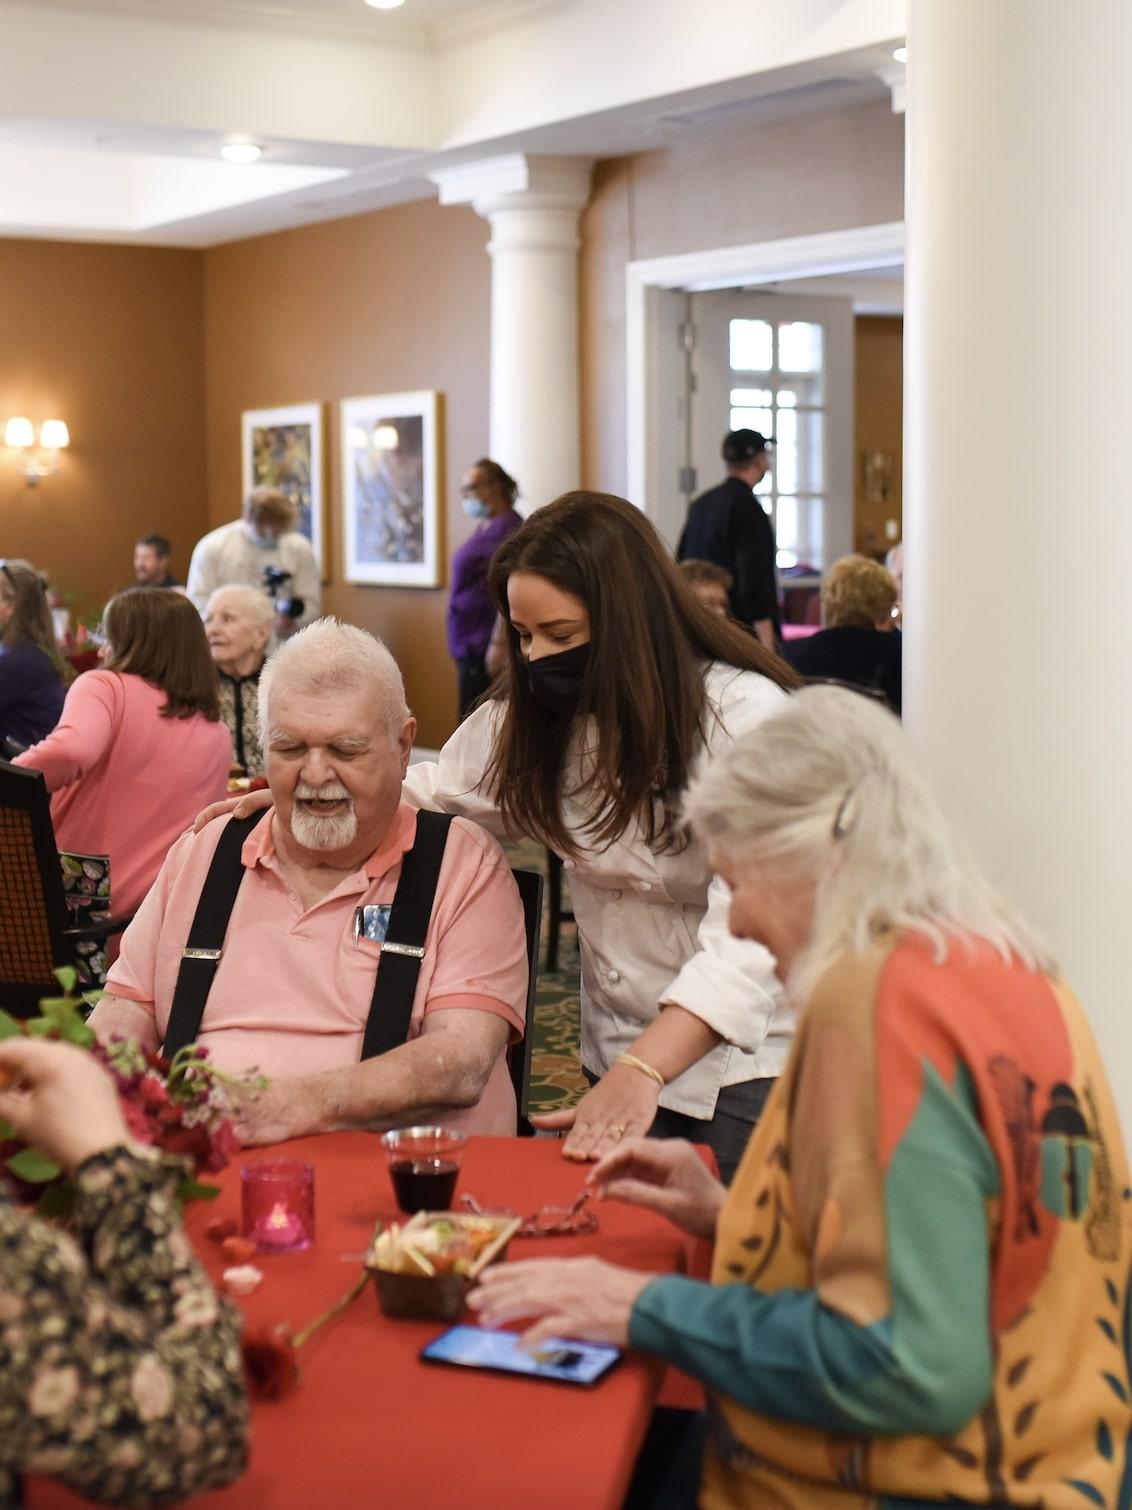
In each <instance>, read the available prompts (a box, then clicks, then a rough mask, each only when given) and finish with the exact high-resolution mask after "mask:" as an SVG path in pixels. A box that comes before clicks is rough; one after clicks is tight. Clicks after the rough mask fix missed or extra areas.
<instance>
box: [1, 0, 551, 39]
mask: <svg viewBox="0 0 1132 1510" xmlns="http://www.w3.org/2000/svg"><path fill="white" fill-rule="evenodd" d="M567 3H569V0H484V3H483V4H482V5H476V6H475V7H474V8H473V9H472V10H470V11H468V12H467V13H466V14H464V15H456V16H452V17H450V18H449V19H447V20H443V21H436V22H433V23H431V24H426V25H419V24H418V25H414V24H413V23H412V22H410V21H406V20H404V19H402V18H401V17H394V16H392V15H391V14H389V13H388V12H380V11H376V10H367V9H366V8H365V7H364V6H363V5H361V4H360V3H359V6H358V12H357V15H356V16H353V17H350V16H320V15H316V14H314V13H313V12H311V11H310V10H308V9H304V8H303V7H302V6H301V5H287V4H277V3H276V0H95V3H93V4H92V3H91V0H35V3H34V6H33V5H30V4H29V3H27V0H14V3H13V0H0V10H2V9H8V8H9V7H11V8H14V9H20V10H28V9H35V10H45V9H51V10H62V11H81V12H82V13H83V15H84V16H86V17H88V18H90V17H92V16H94V17H97V16H99V15H104V16H135V17H139V18H144V19H145V20H146V21H164V22H169V23H172V24H174V25H177V24H180V25H182V26H193V25H204V26H222V27H224V28H226V29H227V30H231V31H259V30H261V29H262V28H264V27H271V28H272V29H275V30H282V31H289V32H293V33H295V34H296V35H299V36H306V37H323V38H326V39H329V40H338V41H349V42H366V43H368V44H369V45H370V46H371V47H408V48H412V49H414V50H419V51H422V52H443V51H445V50H446V49H447V48H450V47H456V46H459V45H460V44H461V43H464V42H468V41H472V40H474V39H476V38H478V37H486V36H490V35H492V34H493V33H496V32H501V31H506V30H507V28H508V27H510V26H514V25H516V24H519V23H521V22H523V21H525V20H527V19H528V18H529V17H531V16H534V15H537V14H538V13H539V12H542V11H547V10H555V9H561V8H562V6H563V5H564V4H567Z"/></svg>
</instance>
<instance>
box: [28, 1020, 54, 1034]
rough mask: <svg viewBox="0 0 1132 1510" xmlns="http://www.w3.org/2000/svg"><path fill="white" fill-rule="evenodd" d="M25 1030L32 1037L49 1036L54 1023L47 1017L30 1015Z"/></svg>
mask: <svg viewBox="0 0 1132 1510" xmlns="http://www.w3.org/2000/svg"><path fill="white" fill-rule="evenodd" d="M27 1030H28V1033H29V1034H30V1035H31V1037H32V1038H49V1037H50V1036H51V1034H52V1033H54V1031H55V1024H54V1023H53V1022H52V1021H51V1019H50V1018H48V1017H31V1018H29V1019H28V1023H27Z"/></svg>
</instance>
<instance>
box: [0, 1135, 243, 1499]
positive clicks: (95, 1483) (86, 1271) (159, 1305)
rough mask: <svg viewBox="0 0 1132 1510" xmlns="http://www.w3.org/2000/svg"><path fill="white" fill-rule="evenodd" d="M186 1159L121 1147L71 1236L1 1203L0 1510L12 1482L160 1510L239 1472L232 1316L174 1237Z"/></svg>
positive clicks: (239, 1409) (96, 1161) (106, 1161)
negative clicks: (30, 1481) (34, 1482)
mask: <svg viewBox="0 0 1132 1510" xmlns="http://www.w3.org/2000/svg"><path fill="white" fill-rule="evenodd" d="M182 1173H183V1168H182V1166H181V1165H180V1163H178V1162H175V1161H172V1160H166V1159H164V1158H159V1157H158V1156H156V1155H154V1156H144V1155H141V1154H134V1153H129V1152H127V1151H126V1149H124V1148H114V1149H111V1150H109V1151H108V1152H106V1153H101V1154H97V1155H95V1157H94V1158H92V1159H88V1160H87V1161H86V1163H85V1164H83V1165H82V1166H81V1168H80V1169H79V1170H78V1171H77V1173H76V1174H75V1177H74V1184H75V1190H76V1206H75V1213H74V1218H73V1221H72V1230H71V1233H64V1232H59V1231H57V1230H55V1229H54V1228H52V1227H49V1226H48V1225H47V1224H46V1223H45V1222H42V1221H40V1220H38V1218H36V1217H34V1216H32V1215H31V1214H30V1213H29V1212H27V1211H21V1210H20V1209H19V1208H18V1207H16V1206H14V1205H12V1204H11V1202H9V1201H7V1200H6V1199H3V1198H0V1510H9V1507H15V1506H17V1505H19V1504H20V1503H21V1492H20V1478H19V1476H20V1474H21V1473H29V1474H39V1475H43V1476H45V1477H50V1478H55V1479H60V1480H61V1481H62V1482H63V1483H64V1484H67V1485H69V1486H70V1488H72V1489H75V1490H77V1491H78V1492H79V1493H81V1494H84V1495H87V1496H89V1497H90V1498H91V1499H97V1500H105V1501H107V1502H109V1503H110V1504H113V1505H164V1504H171V1503H172V1502H174V1501H177V1500H182V1499H184V1498H185V1496H186V1495H190V1494H197V1493H200V1492H201V1491H202V1490H205V1489H211V1488H216V1487H218V1486H219V1485H221V1484H226V1483H228V1482H229V1481H230V1480H231V1479H233V1478H235V1477H236V1476H237V1475H238V1474H239V1473H241V1472H242V1471H243V1468H244V1462H245V1456H246V1451H247V1404H246V1402H245V1399H244V1382H243V1369H242V1366H241V1361H240V1330H239V1328H240V1323H239V1316H238V1314H237V1312H236V1310H235V1309H234V1307H233V1306H232V1305H231V1303H230V1302H228V1301H226V1300H221V1299H219V1298H218V1297H217V1295H216V1293H215V1291H214V1290H213V1288H212V1286H211V1285H210V1284H209V1282H208V1279H207V1277H206V1275H205V1273H204V1271H203V1269H202V1268H201V1267H200V1265H199V1264H198V1262H197V1260H196V1258H195V1257H194V1256H193V1252H192V1249H191V1248H190V1247H189V1244H188V1241H187V1240H186V1238H185V1237H184V1235H183V1233H182V1232H181V1222H180V1212H179V1210H178V1207H177V1203H176V1201H175V1200H174V1190H175V1188H176V1185H177V1181H178V1179H179V1178H180V1176H181V1174H182Z"/></svg>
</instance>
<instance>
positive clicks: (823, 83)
mask: <svg viewBox="0 0 1132 1510" xmlns="http://www.w3.org/2000/svg"><path fill="white" fill-rule="evenodd" d="M903 6H904V0H822V3H820V4H817V3H810V4H807V5H802V4H800V3H791V4H790V5H784V4H783V0H693V3H692V4H691V5H689V0H406V3H405V4H404V5H403V6H402V7H400V9H398V10H395V11H391V12H382V11H377V10H374V9H372V8H371V7H368V6H366V5H365V4H364V3H363V0H0V182H2V183H3V184H4V193H3V194H2V195H0V235H8V236H17V235H18V236H44V237H57V238H63V239H90V240H110V241H136V242H140V243H145V244H155V245H171V246H189V247H191V246H210V245H215V244H217V243H219V242H224V241H230V240H236V239H241V238H244V237H247V236H253V235H257V234H265V233H269V232H272V231H277V230H282V229H286V228H289V227H292V226H296V225H302V224H306V223H310V222H312V221H317V220H325V219H332V218H337V217H340V216H343V215H352V214H360V213H362V212H364V211H368V210H372V209H378V208H381V207H383V206H386V205H390V204H396V203H401V202H404V201H406V200H409V199H415V198H422V197H426V196H432V195H433V194H435V188H434V186H433V184H432V182H431V180H430V178H429V174H430V173H432V172H435V171H437V170H439V169H441V168H444V167H449V166H453V165H455V164H459V163H461V162H467V161H471V160H476V159H481V158H487V157H492V156H495V155H499V154H501V153H504V152H515V151H520V152H527V153H532V154H554V155H566V156H582V157H587V158H599V157H607V156H613V155H618V154H621V153H626V152H633V151H640V150H646V149H648V148H651V147H657V146H663V145H667V144H671V143H674V142H679V141H680V140H681V139H682V138H683V137H685V136H686V135H687V134H688V133H690V132H692V131H694V130H696V129H698V128H700V127H702V126H704V125H706V124H714V125H721V126H722V125H725V124H726V123H727V122H728V121H731V120H734V121H735V122H736V123H740V122H741V123H743V124H744V125H747V124H749V123H750V122H751V121H752V120H767V121H769V120H775V119H781V118H782V117H784V116H788V115H793V114H797V113H799V112H808V111H815V110H828V109H832V108H836V107H838V106H840V105H847V104H852V103H855V102H858V101H863V100H866V99H876V98H880V97H882V96H883V95H884V94H885V93H886V88H885V85H884V83H883V82H882V80H881V77H880V75H881V73H882V72H883V70H884V69H885V68H886V67H891V61H892V60H891V45H892V42H893V41H894V40H898V39H899V38H900V36H901V34H902V30H903ZM240 137H243V138H245V139H252V140H255V141H256V142H258V143H259V144H260V145H261V146H262V147H263V157H262V159H261V161H260V162H258V163H256V164H254V165H252V166H250V167H237V166H233V165H231V164H228V163H224V162H222V161H221V160H220V158H219V148H220V147H221V145H222V144H223V143H224V142H225V141H226V140H230V139H233V138H240Z"/></svg>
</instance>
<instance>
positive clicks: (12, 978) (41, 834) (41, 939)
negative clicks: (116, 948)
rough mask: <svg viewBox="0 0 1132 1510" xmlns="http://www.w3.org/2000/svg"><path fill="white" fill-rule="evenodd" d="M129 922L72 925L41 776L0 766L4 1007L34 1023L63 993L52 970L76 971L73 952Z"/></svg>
mask: <svg viewBox="0 0 1132 1510" xmlns="http://www.w3.org/2000/svg"><path fill="white" fill-rule="evenodd" d="M128 921H129V919H128V918H122V919H111V920H108V921H106V922H102V923H93V924H90V925H89V926H88V927H85V928H72V927H70V926H69V923H68V913H67V907H66V903H65V902H64V900H63V878H62V875H61V873H60V869H59V855H58V851H57V850H56V847H55V830H54V828H53V827H52V825H51V807H50V803H49V800H48V796H47V789H46V787H45V786H44V782H43V775H42V773H41V772H39V771H32V770H27V769H25V768H24V767H23V766H14V765H11V764H9V762H8V761H6V760H0V1007H2V1008H3V1009H4V1011H5V1012H8V1013H9V1014H10V1015H11V1016H13V1017H34V1016H35V1015H36V1013H37V1011H38V1004H39V1000H40V998H41V997H43V996H53V995H57V994H58V991H59V984H58V982H57V980H56V979H55V976H54V974H53V971H54V970H56V969H58V968H59V967H60V966H63V965H74V964H75V945H76V944H77V943H79V941H80V940H83V939H105V938H108V937H109V936H110V935H111V934H113V933H117V932H119V931H120V930H121V929H122V928H124V927H125V926H126V923H127V922H128Z"/></svg>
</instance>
